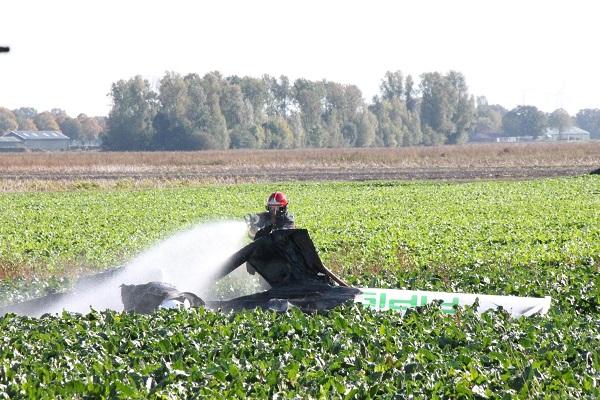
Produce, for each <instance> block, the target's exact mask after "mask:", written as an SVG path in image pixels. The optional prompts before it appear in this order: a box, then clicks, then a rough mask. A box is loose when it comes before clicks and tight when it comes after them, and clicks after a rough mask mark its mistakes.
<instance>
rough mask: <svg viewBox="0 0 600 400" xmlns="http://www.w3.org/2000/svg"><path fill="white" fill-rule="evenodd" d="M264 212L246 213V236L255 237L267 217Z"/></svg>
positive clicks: (263, 225)
mask: <svg viewBox="0 0 600 400" xmlns="http://www.w3.org/2000/svg"><path fill="white" fill-rule="evenodd" d="M264 214H265V213H259V214H248V215H246V216H245V217H244V219H245V220H246V225H248V236H249V237H250V239H255V238H256V234H257V233H258V232H259V231H260V230H261V229H263V228H264V227H265V225H266V221H267V218H266V217H265V215H264Z"/></svg>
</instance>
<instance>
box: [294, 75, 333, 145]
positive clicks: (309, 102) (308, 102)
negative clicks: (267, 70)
mask: <svg viewBox="0 0 600 400" xmlns="http://www.w3.org/2000/svg"><path fill="white" fill-rule="evenodd" d="M293 93H294V99H295V101H296V102H297V104H298V105H299V107H300V112H301V115H302V125H303V126H304V130H305V132H306V134H307V143H306V146H308V147H323V146H324V145H326V144H327V139H328V138H327V131H326V130H325V129H324V127H323V125H322V123H321V112H322V104H323V101H324V98H325V88H324V85H323V82H311V81H309V80H306V79H297V80H296V81H295V82H294V88H293Z"/></svg>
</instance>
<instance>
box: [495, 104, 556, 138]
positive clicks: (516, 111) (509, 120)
mask: <svg viewBox="0 0 600 400" xmlns="http://www.w3.org/2000/svg"><path fill="white" fill-rule="evenodd" d="M546 126H547V118H546V114H544V113H543V112H541V111H540V110H538V109H537V108H536V107H534V106H517V107H515V108H513V109H512V110H510V111H509V112H507V113H506V114H505V115H504V117H503V118H502V130H503V131H504V133H505V134H506V135H507V136H533V137H534V138H537V137H538V136H540V135H542V134H543V133H544V130H545V129H546Z"/></svg>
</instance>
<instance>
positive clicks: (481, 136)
mask: <svg viewBox="0 0 600 400" xmlns="http://www.w3.org/2000/svg"><path fill="white" fill-rule="evenodd" d="M499 137H502V134H501V133H483V132H475V133H473V134H471V137H470V138H469V142H474V143H491V142H496V141H497V139H498V138H499Z"/></svg>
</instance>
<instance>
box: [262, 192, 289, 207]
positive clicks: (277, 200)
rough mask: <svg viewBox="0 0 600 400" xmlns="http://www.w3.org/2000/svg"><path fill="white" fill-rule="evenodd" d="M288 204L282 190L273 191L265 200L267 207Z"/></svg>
mask: <svg viewBox="0 0 600 400" xmlns="http://www.w3.org/2000/svg"><path fill="white" fill-rule="evenodd" d="M287 205H288V200H287V198H286V197H285V193H283V192H273V193H271V195H270V196H269V199H268V200H267V208H269V207H273V206H276V207H286V206H287Z"/></svg>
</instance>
